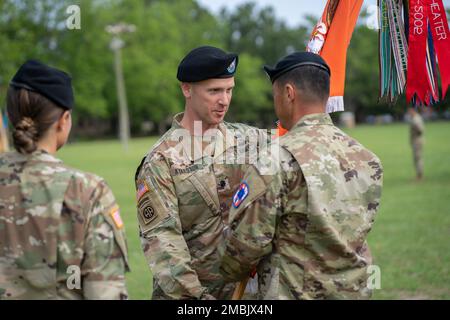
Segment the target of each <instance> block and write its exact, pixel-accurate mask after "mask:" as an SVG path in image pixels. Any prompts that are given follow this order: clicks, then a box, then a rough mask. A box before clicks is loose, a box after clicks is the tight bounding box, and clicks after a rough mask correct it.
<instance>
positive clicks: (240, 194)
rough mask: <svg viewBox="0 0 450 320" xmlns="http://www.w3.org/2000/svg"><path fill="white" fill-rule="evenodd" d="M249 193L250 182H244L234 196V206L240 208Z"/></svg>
mask: <svg viewBox="0 0 450 320" xmlns="http://www.w3.org/2000/svg"><path fill="white" fill-rule="evenodd" d="M248 193H249V187H248V184H247V183H246V182H242V183H241V185H240V186H239V188H238V190H237V191H236V193H235V194H234V196H233V207H235V208H236V209H237V208H239V206H240V205H241V203H242V202H243V201H244V200H245V198H247V196H248Z"/></svg>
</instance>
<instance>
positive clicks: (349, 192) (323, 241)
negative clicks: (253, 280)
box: [221, 114, 382, 299]
mask: <svg viewBox="0 0 450 320" xmlns="http://www.w3.org/2000/svg"><path fill="white" fill-rule="evenodd" d="M279 143H280V150H279V151H280V152H279V158H277V159H276V160H275V161H276V162H277V163H278V164H279V166H280V169H281V170H278V171H277V172H276V174H274V175H262V174H260V172H261V171H260V168H258V167H257V166H252V167H251V168H250V169H249V170H248V171H247V172H246V174H245V177H244V182H245V183H246V184H247V185H248V195H247V197H246V198H245V199H244V200H243V201H242V203H241V204H240V205H239V206H238V208H237V209H234V208H233V210H232V211H231V212H230V227H231V230H232V231H231V235H230V238H229V241H228V242H227V245H226V249H225V254H224V257H223V261H222V266H221V271H222V273H223V275H224V276H225V277H226V278H228V280H231V281H235V280H239V279H242V278H244V277H246V276H247V275H248V274H249V272H250V270H252V269H253V268H254V267H255V266H257V271H258V276H259V294H260V298H261V299H345V298H365V297H368V296H369V295H370V290H368V289H366V281H367V277H368V275H367V272H366V271H367V267H368V265H370V264H371V255H370V251H369V248H368V246H367V242H366V236H367V233H368V232H369V230H370V229H371V226H372V223H373V220H374V215H375V213H376V212H377V210H378V206H379V201H380V196H381V185H382V168H381V163H380V160H379V159H378V158H377V157H376V156H375V155H374V154H373V153H372V152H370V151H369V150H367V149H366V148H364V147H363V146H362V145H361V144H359V143H358V142H357V141H355V140H353V139H352V138H350V137H349V136H347V135H346V134H345V133H344V132H342V131H341V130H339V129H338V128H337V127H335V126H334V125H333V123H332V121H331V119H330V117H329V116H328V115H326V114H312V115H307V116H305V117H303V118H302V119H301V120H300V121H299V122H298V123H297V124H296V125H295V126H294V127H293V128H292V129H291V130H290V131H289V132H288V133H287V134H286V135H284V136H282V137H281V138H280V141H279Z"/></svg>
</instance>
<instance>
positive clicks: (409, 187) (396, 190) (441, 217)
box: [58, 122, 450, 299]
mask: <svg viewBox="0 0 450 320" xmlns="http://www.w3.org/2000/svg"><path fill="white" fill-rule="evenodd" d="M348 131H349V133H350V134H351V135H352V136H354V137H355V138H357V139H358V140H359V141H360V142H361V143H363V144H364V145H365V146H367V147H368V148H370V149H371V150H373V151H374V152H375V153H376V154H377V155H378V156H379V157H380V158H381V160H382V163H383V166H384V173H385V174H384V189H383V196H382V203H381V208H380V211H379V213H378V216H377V218H376V220H375V225H374V228H373V230H372V232H371V233H370V237H369V243H370V246H371V249H372V253H373V256H374V259H375V264H376V265H378V266H379V267H380V268H381V289H380V290H376V291H375V295H374V298H375V299H450V142H449V139H450V123H448V122H447V123H427V124H426V145H425V180H424V181H423V182H422V183H416V182H415V181H414V170H413V165H412V155H411V149H410V147H409V142H408V127H407V126H406V125H397V124H396V125H387V126H359V127H357V128H356V129H352V130H348ZM155 140H156V138H144V139H134V140H133V141H132V142H131V143H130V147H129V151H128V152H124V151H123V149H122V148H121V145H120V144H119V143H118V142H115V141H102V142H85V143H84V142H83V143H76V144H71V145H67V146H66V147H65V148H63V150H61V151H60V152H59V154H58V155H59V156H60V157H61V158H62V159H63V160H64V161H65V162H66V163H67V164H69V165H72V166H74V167H77V168H80V169H83V170H86V171H90V172H94V173H96V174H98V175H100V176H103V177H104V178H105V179H106V180H107V181H108V183H109V185H110V186H111V188H112V189H113V191H114V194H115V196H116V198H117V199H118V202H119V204H120V207H121V214H122V217H123V219H124V220H125V223H126V231H127V236H128V247H129V254H130V263H131V268H132V271H131V273H129V274H128V275H127V284H128V289H129V292H130V296H131V298H132V299H148V298H149V297H150V293H151V288H152V285H151V275H150V271H149V269H148V268H147V265H146V263H145V259H144V256H143V254H142V252H141V247H140V242H139V237H138V228H137V220H136V209H135V200H134V173H135V170H136V167H137V166H138V164H139V163H140V161H141V159H142V156H143V155H144V154H145V153H146V152H147V150H148V149H149V148H150V147H151V146H152V144H153V143H154V142H155Z"/></svg>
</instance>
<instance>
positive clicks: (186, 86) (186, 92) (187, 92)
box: [181, 82, 192, 99]
mask: <svg viewBox="0 0 450 320" xmlns="http://www.w3.org/2000/svg"><path fill="white" fill-rule="evenodd" d="M181 91H182V92H183V96H184V97H185V98H186V99H189V98H191V97H192V84H191V83H187V82H182V83H181Z"/></svg>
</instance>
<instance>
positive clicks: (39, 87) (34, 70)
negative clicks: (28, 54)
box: [9, 60, 74, 109]
mask: <svg viewBox="0 0 450 320" xmlns="http://www.w3.org/2000/svg"><path fill="white" fill-rule="evenodd" d="M71 81H72V80H71V78H70V76H69V75H68V74H67V73H65V72H63V71H61V70H58V69H55V68H52V67H49V66H47V65H45V64H43V63H42V62H39V61H36V60H28V61H27V62H25V63H24V64H23V65H22V66H21V67H20V68H19V71H17V73H16V75H15V76H14V77H13V78H12V80H11V82H10V83H9V84H10V85H11V86H13V87H15V88H23V89H27V90H31V91H35V92H38V93H40V94H42V95H43V96H45V97H46V98H48V99H49V100H51V101H52V102H54V103H56V104H57V105H58V106H59V107H61V108H64V109H72V108H73V105H74V98H73V90H72V84H71Z"/></svg>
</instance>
